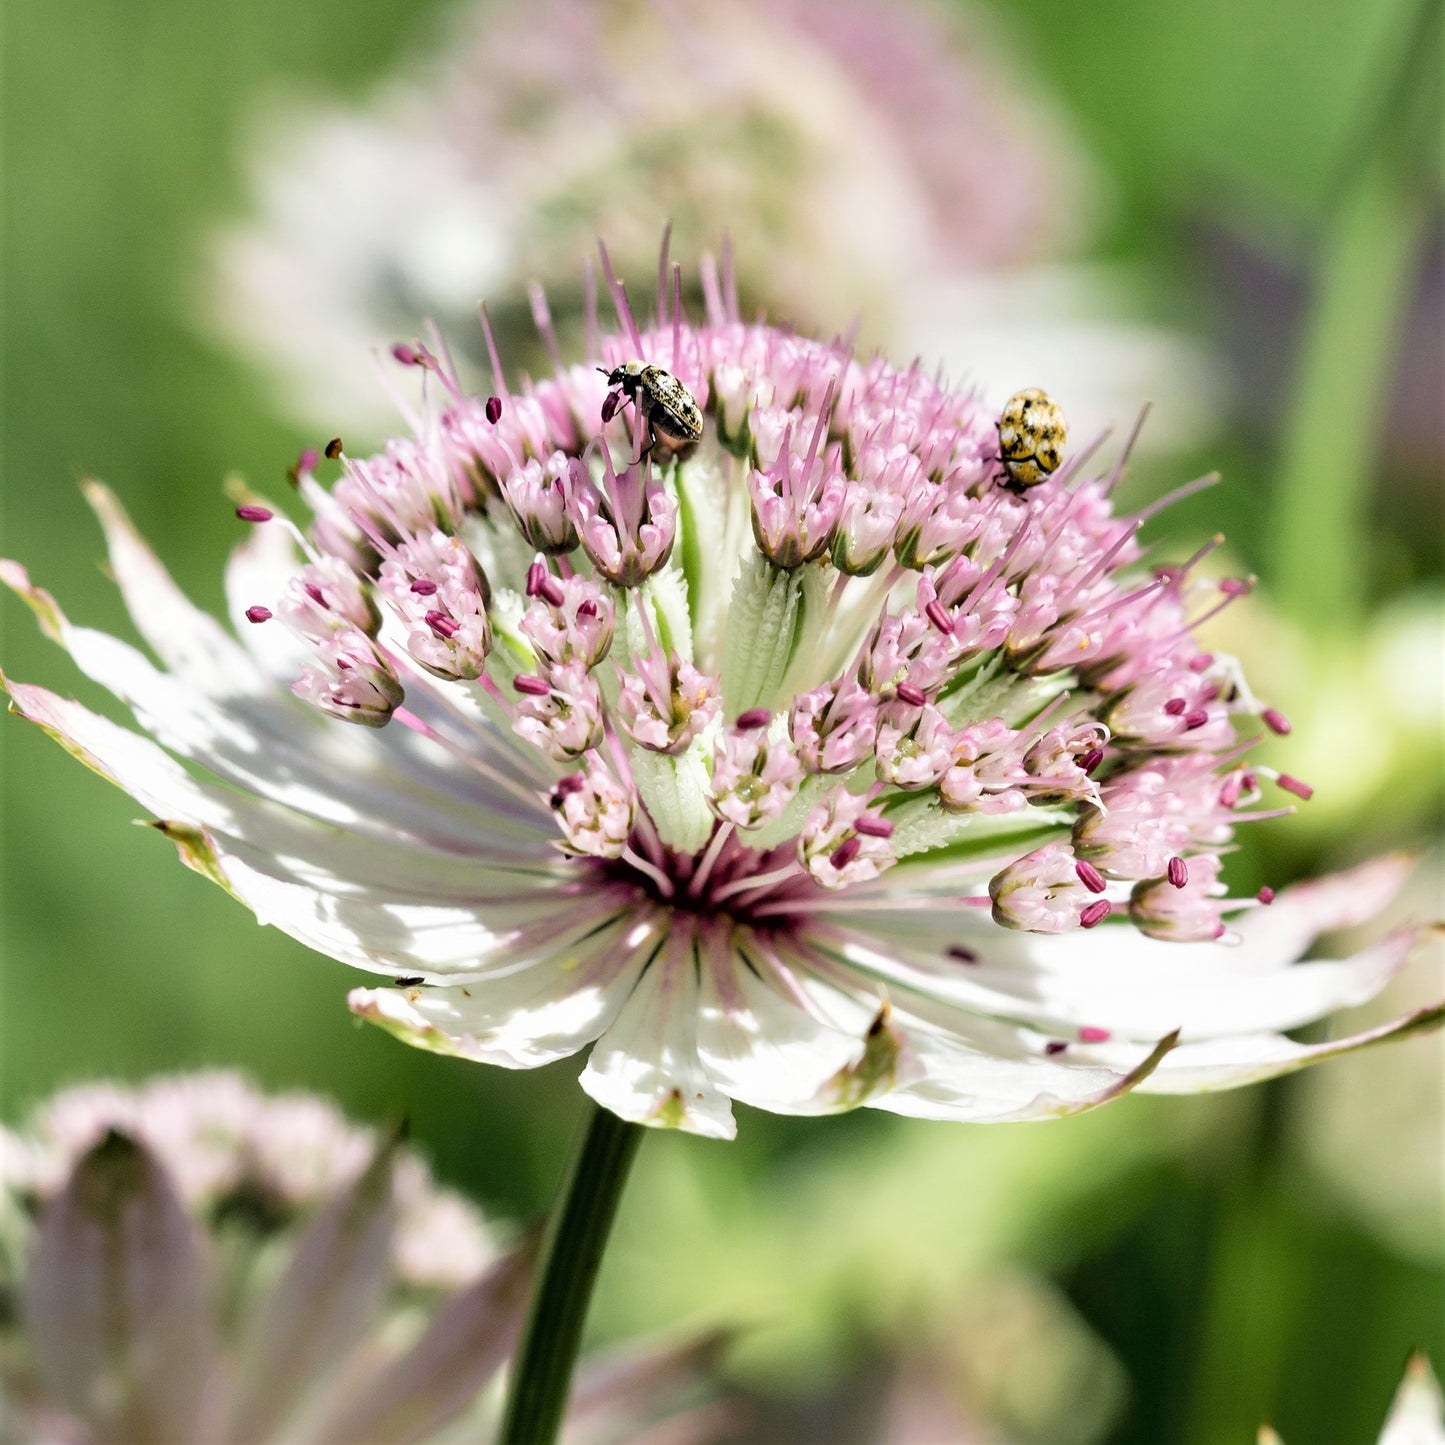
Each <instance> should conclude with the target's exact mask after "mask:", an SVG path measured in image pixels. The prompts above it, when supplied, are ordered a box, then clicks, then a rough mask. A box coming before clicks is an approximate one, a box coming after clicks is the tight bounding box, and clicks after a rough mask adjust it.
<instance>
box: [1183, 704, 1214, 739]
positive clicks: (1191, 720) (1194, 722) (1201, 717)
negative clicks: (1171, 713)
mask: <svg viewBox="0 0 1445 1445" xmlns="http://www.w3.org/2000/svg"><path fill="white" fill-rule="evenodd" d="M1208 721H1209V714H1208V713H1207V712H1205V710H1204V709H1203V708H1202V707H1196V708H1195V709H1193V711H1191V712H1187V713H1185V714H1184V731H1185V732H1189V733H1192V732H1193V731H1194V730H1195V729H1196V728H1202V727H1203V726H1204V724H1205V723H1207V722H1208Z"/></svg>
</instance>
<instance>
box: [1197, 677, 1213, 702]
mask: <svg viewBox="0 0 1445 1445" xmlns="http://www.w3.org/2000/svg"><path fill="white" fill-rule="evenodd" d="M1218 697H1219V687H1218V685H1217V684H1215V683H1212V682H1211V683H1209V684H1208V686H1206V687H1201V688H1200V689H1199V695H1198V697H1196V698H1195V701H1196V702H1198V703H1200V704H1201V705H1203V704H1204V703H1207V702H1214V701H1216V700H1217V699H1218Z"/></svg>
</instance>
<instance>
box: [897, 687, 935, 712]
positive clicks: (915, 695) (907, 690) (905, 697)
mask: <svg viewBox="0 0 1445 1445" xmlns="http://www.w3.org/2000/svg"><path fill="white" fill-rule="evenodd" d="M896 691H897V693H898V701H899V702H906V703H907V704H908V706H909V707H922V706H923V704H924V703H926V702H927V701H928V694H927V693H926V692H924V690H923V689H922V688H921V687H914V685H913V684H912V683H911V682H900V683H899V684H898V687H897V689H896Z"/></svg>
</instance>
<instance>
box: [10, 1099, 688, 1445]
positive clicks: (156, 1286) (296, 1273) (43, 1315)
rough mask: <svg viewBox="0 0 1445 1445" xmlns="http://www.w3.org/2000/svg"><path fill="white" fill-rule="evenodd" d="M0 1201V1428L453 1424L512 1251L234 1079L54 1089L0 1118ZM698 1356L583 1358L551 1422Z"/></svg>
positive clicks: (84, 1431) (486, 1365)
mask: <svg viewBox="0 0 1445 1445" xmlns="http://www.w3.org/2000/svg"><path fill="white" fill-rule="evenodd" d="M0 1201H3V1205H4V1213H3V1217H0V1243H3V1249H0V1288H3V1292H4V1297H5V1299H6V1300H7V1302H12V1303H13V1304H14V1305H15V1307H16V1308H14V1309H13V1310H12V1309H7V1310H5V1311H3V1312H0V1392H3V1396H4V1401H5V1429H4V1431H3V1433H4V1434H5V1437H6V1438H7V1439H11V1438H14V1439H25V1440H41V1439H45V1440H56V1441H66V1442H74V1445H86V1442H92V1441H94V1442H101V1441H119V1440H123V1441H140V1440H159V1441H187V1442H208V1441H247V1442H251V1441H255V1442H258V1445H259V1442H262V1441H268V1440H287V1441H312V1442H317V1445H320V1442H325V1441H334V1442H343V1441H344V1442H347V1445H360V1442H362V1441H375V1442H377V1445H382V1442H384V1445H400V1442H403V1441H427V1440H440V1439H441V1438H444V1437H443V1431H444V1430H445V1427H447V1426H449V1425H453V1424H456V1423H457V1422H458V1421H467V1422H468V1429H467V1435H468V1437H469V1438H470V1437H475V1436H477V1435H478V1432H479V1431H481V1430H482V1429H483V1428H484V1424H485V1419H486V1417H487V1416H488V1414H489V1413H491V1412H492V1411H494V1409H495V1401H494V1400H493V1399H491V1398H490V1396H488V1395H486V1394H483V1390H484V1387H485V1386H486V1385H487V1384H488V1382H489V1381H490V1380H491V1379H492V1378H493V1377H494V1376H495V1375H496V1373H497V1371H498V1370H499V1368H500V1367H501V1366H502V1365H503V1364H504V1362H505V1361H506V1359H507V1357H508V1355H509V1354H510V1352H511V1351H512V1348H513V1345H514V1342H515V1340H516V1337H517V1334H518V1332H519V1330H520V1327H521V1324H522V1319H523V1314H524V1311H525V1308H526V1302H527V1290H528V1286H529V1283H530V1278H531V1274H532V1263H533V1256H534V1254H535V1247H534V1242H532V1241H527V1242H525V1243H523V1244H522V1245H520V1246H518V1247H516V1248H513V1249H511V1250H507V1251H503V1250H500V1249H498V1248H497V1247H496V1246H495V1245H494V1244H493V1242H492V1231H491V1229H490V1228H489V1226H488V1225H487V1224H486V1223H485V1222H484V1221H483V1220H482V1218H481V1216H480V1215H479V1214H478V1212H477V1210H476V1209H475V1208H474V1207H473V1206H472V1205H470V1204H469V1203H467V1202H466V1201H465V1200H464V1199H462V1197H461V1196H460V1195H457V1194H454V1193H451V1192H450V1191H443V1190H439V1189H437V1188H436V1187H435V1186H434V1185H433V1184H432V1183H431V1181H430V1178H429V1175H428V1172H427V1169H426V1166H425V1164H424V1163H423V1162H422V1161H421V1160H420V1159H419V1158H418V1157H417V1156H416V1155H415V1154H414V1153H413V1152H412V1151H411V1150H410V1149H408V1148H407V1147H406V1146H404V1145H402V1144H400V1143H398V1141H397V1140H396V1138H395V1137H390V1138H387V1137H380V1138H379V1137H378V1136H376V1135H375V1134H373V1133H372V1132H371V1131H367V1130H362V1129H358V1128H356V1127H354V1126H352V1125H350V1124H348V1123H347V1122H346V1121H345V1120H344V1119H343V1118H342V1117H341V1115H340V1114H339V1113H338V1112H337V1110H336V1109H335V1107H334V1106H333V1105H331V1104H330V1103H329V1102H327V1101H326V1100H324V1099H320V1098H316V1097H314V1096H311V1095H303V1094H290V1095H282V1096H279V1097H274V1098H268V1097H266V1096H264V1095H262V1094H260V1093H259V1092H258V1091H257V1090H256V1089H255V1088H254V1087H253V1086H252V1085H250V1084H249V1083H248V1082H247V1081H246V1080H245V1079H243V1078H241V1077H240V1076H238V1075H235V1074H222V1073H214V1074H197V1075H189V1076H187V1075H180V1076H177V1077H174V1078H163V1079H158V1080H155V1081H154V1082H152V1083H150V1084H147V1085H145V1086H143V1087H141V1088H138V1089H130V1088H125V1087H122V1086H116V1085H109V1084H92V1085H85V1086H81V1087H78V1088H74V1089H69V1090H66V1091H65V1092H63V1093H61V1094H59V1095H57V1096H55V1097H54V1098H53V1099H51V1100H49V1101H48V1102H47V1103H45V1104H44V1105H43V1106H41V1107H40V1108H39V1109H38V1110H37V1111H36V1112H35V1113H34V1115H33V1116H32V1117H31V1118H30V1119H29V1120H28V1121H27V1123H26V1124H25V1125H24V1126H22V1128H21V1129H20V1130H19V1131H18V1132H16V1133H10V1132H8V1131H3V1130H0ZM707 1353H708V1345H707V1343H706V1342H696V1341H695V1342H693V1343H691V1344H689V1345H687V1346H683V1347H680V1348H673V1349H669V1350H661V1351H659V1350H656V1349H653V1350H649V1351H646V1352H641V1353H634V1354H633V1355H632V1356H630V1357H629V1358H628V1359H627V1360H625V1361H621V1362H618V1361H614V1362H611V1363H609V1364H607V1365H606V1366H604V1367H603V1368H601V1369H600V1370H599V1369H597V1368H596V1367H594V1368H592V1369H591V1370H589V1371H584V1374H583V1376H582V1380H581V1383H580V1387H579V1396H578V1401H577V1405H576V1407H575V1408H574V1411H573V1413H572V1415H571V1417H570V1418H569V1422H568V1423H569V1428H571V1429H572V1430H573V1432H574V1434H573V1437H572V1438H576V1439H578V1440H597V1441H601V1440H612V1439H619V1438H624V1436H625V1437H626V1438H633V1434H634V1432H635V1430H636V1428H637V1427H638V1426H640V1425H642V1424H644V1423H645V1422H646V1421H647V1420H648V1419H649V1418H650V1417H652V1418H655V1417H656V1415H657V1414H658V1412H659V1410H661V1411H669V1410H673V1409H674V1408H675V1407H677V1406H679V1405H685V1404H688V1403H690V1401H689V1400H688V1399H687V1398H686V1396H687V1394H689V1393H691V1392H692V1391H693V1390H694V1389H695V1387H696V1384H697V1383H698V1381H699V1378H700V1374H699V1372H700V1369H701V1367H702V1366H703V1365H704V1363H705V1360H706V1356H707ZM682 1421H683V1417H681V1416H676V1415H675V1416H674V1417H673V1420H672V1422H671V1423H673V1424H677V1423H681V1422H682ZM697 1423H699V1424H704V1423H706V1421H705V1419H704V1417H702V1416H701V1415H699V1416H698V1417H697ZM445 1438H454V1437H451V1436H446V1437H445ZM679 1438H683V1439H695V1440H702V1439H705V1438H712V1437H711V1435H710V1434H708V1433H707V1432H706V1431H695V1430H694V1431H689V1432H685V1433H684V1434H682V1435H680V1436H679Z"/></svg>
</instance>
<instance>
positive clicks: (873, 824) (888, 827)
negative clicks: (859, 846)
mask: <svg viewBox="0 0 1445 1445" xmlns="http://www.w3.org/2000/svg"><path fill="white" fill-rule="evenodd" d="M853 828H854V830H855V831H856V832H859V833H861V834H862V835H863V836H864V837H865V838H891V837H892V836H893V824H892V823H890V822H889V821H888V819H887V818H879V817H877V816H875V815H874V814H872V813H864V814H863V816H862V817H861V818H859V819H858V821H857V822H856V823H854V824H853Z"/></svg>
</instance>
